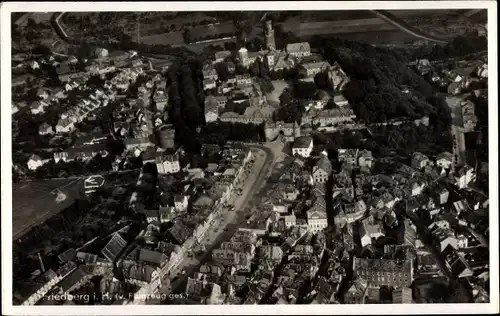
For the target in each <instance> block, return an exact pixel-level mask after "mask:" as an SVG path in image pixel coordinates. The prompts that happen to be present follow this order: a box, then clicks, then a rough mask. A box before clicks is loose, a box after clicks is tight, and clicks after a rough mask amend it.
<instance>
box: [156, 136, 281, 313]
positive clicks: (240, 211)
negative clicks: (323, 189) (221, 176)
mask: <svg viewBox="0 0 500 316" xmlns="http://www.w3.org/2000/svg"><path fill="white" fill-rule="evenodd" d="M247 145H248V146H249V147H250V148H251V149H252V151H253V152H254V157H255V162H254V164H253V166H251V168H250V169H249V170H251V171H249V172H248V173H247V174H248V175H247V178H246V179H245V178H243V179H244V180H243V181H242V182H241V184H240V185H238V186H237V188H241V189H242V192H241V195H236V194H235V195H233V196H232V198H231V200H230V201H229V202H228V205H234V210H233V211H229V210H228V209H227V208H226V209H224V210H223V211H222V218H221V219H220V222H217V223H216V224H215V225H213V226H212V227H211V228H210V230H209V231H207V233H206V235H205V238H204V245H205V247H206V251H205V252H203V253H202V254H200V255H196V252H197V251H199V250H200V248H201V245H200V246H199V247H198V248H197V249H195V250H194V251H193V253H194V256H192V257H187V256H186V257H185V258H184V260H183V261H182V262H181V263H180V264H179V266H178V267H177V268H176V269H175V270H174V271H172V272H171V274H170V275H171V277H172V278H174V279H175V278H176V276H177V275H179V276H178V278H177V279H175V280H173V281H172V283H171V287H172V290H173V292H174V293H178V292H182V291H183V290H184V289H183V287H184V286H185V282H186V279H187V276H189V275H192V273H194V272H195V271H197V269H198V268H199V266H200V265H202V264H203V263H205V262H207V261H208V260H210V258H211V253H212V250H213V249H216V248H217V247H219V245H220V244H221V243H222V242H223V241H227V240H229V239H230V238H231V236H232V235H233V234H234V233H235V232H236V230H237V229H238V228H239V227H240V226H241V225H242V224H243V223H244V222H245V221H246V219H247V216H249V215H251V214H250V213H249V212H250V210H251V206H250V205H249V202H250V201H251V200H252V198H253V197H254V195H255V194H256V193H257V192H258V191H259V189H260V188H261V187H262V186H263V185H264V184H265V182H266V180H267V179H268V178H269V175H270V172H271V171H272V169H273V166H274V164H275V162H276V157H277V154H278V153H280V152H281V151H282V149H283V143H282V142H281V141H277V142H273V143H264V145H263V146H260V145H256V144H247ZM182 270H185V274H181V273H182ZM164 290H166V289H160V290H159V292H160V293H161V292H162V291H164ZM155 303H158V302H157V301H156V300H151V301H148V302H147V304H148V305H150V304H155Z"/></svg>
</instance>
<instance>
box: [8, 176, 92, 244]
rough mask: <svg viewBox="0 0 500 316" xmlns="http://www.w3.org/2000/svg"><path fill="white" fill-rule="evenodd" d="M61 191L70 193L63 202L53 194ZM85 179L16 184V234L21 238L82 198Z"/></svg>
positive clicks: (14, 218)
mask: <svg viewBox="0 0 500 316" xmlns="http://www.w3.org/2000/svg"><path fill="white" fill-rule="evenodd" d="M56 190H60V191H61V192H62V193H64V194H65V195H66V199H65V200H64V201H62V202H59V203H58V202H57V201H56V195H55V194H54V193H53V192H54V191H56ZM83 194H84V192H83V180H82V179H62V180H40V181H33V182H23V183H18V184H14V185H13V187H12V225H13V226H12V235H13V238H19V237H20V236H22V235H23V234H24V233H26V232H27V231H28V230H29V229H30V228H31V227H33V226H35V225H38V224H40V223H42V222H43V221H45V220H47V219H48V218H49V217H51V216H53V215H55V214H57V213H58V212H60V211H62V210H63V209H65V208H67V207H69V206H70V205H71V204H73V202H74V201H75V200H76V199H78V198H80V197H82V196H83Z"/></svg>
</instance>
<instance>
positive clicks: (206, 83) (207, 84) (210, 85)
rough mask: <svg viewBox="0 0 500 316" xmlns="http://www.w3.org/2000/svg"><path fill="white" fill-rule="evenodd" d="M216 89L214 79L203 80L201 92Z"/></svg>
mask: <svg viewBox="0 0 500 316" xmlns="http://www.w3.org/2000/svg"><path fill="white" fill-rule="evenodd" d="M215 88H217V83H216V81H215V80H214V79H205V80H203V90H211V89H215Z"/></svg>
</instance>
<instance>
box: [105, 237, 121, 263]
mask: <svg viewBox="0 0 500 316" xmlns="http://www.w3.org/2000/svg"><path fill="white" fill-rule="evenodd" d="M126 245H127V242H126V241H125V240H124V239H123V238H122V236H121V235H120V234H118V233H116V234H114V235H113V237H112V238H111V240H110V241H109V242H108V243H107V244H106V246H105V247H104V249H103V250H102V254H103V255H104V256H105V257H106V259H108V260H109V261H113V260H114V259H115V258H116V257H117V256H118V254H119V253H120V252H121V251H122V250H123V249H124V248H125V246H126Z"/></svg>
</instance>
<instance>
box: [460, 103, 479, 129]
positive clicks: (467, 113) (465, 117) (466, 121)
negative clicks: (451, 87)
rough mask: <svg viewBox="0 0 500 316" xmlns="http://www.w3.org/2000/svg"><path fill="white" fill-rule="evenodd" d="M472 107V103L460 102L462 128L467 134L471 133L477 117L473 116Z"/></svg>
mask: <svg viewBox="0 0 500 316" xmlns="http://www.w3.org/2000/svg"><path fill="white" fill-rule="evenodd" d="M474 107H475V106H474V103H472V101H461V102H460V111H461V118H462V127H463V128H464V129H465V130H466V131H468V132H470V131H473V130H474V127H475V126H476V124H477V116H476V114H475V110H474Z"/></svg>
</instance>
